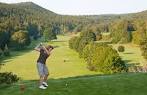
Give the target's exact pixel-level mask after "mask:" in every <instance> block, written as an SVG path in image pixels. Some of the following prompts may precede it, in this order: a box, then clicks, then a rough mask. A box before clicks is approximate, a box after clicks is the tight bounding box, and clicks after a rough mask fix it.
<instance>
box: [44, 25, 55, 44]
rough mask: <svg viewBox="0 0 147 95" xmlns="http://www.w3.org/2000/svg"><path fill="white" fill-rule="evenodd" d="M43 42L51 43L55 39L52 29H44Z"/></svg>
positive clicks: (49, 27)
mask: <svg viewBox="0 0 147 95" xmlns="http://www.w3.org/2000/svg"><path fill="white" fill-rule="evenodd" d="M43 37H44V41H45V42H46V41H51V40H53V39H57V37H56V33H55V32H53V31H52V27H51V26H48V27H46V28H45V30H44V32H43Z"/></svg>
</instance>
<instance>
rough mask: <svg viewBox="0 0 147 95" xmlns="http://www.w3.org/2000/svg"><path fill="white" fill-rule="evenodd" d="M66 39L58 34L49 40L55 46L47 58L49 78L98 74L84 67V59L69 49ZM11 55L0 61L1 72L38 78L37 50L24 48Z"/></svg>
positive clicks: (66, 37) (26, 77)
mask: <svg viewBox="0 0 147 95" xmlns="http://www.w3.org/2000/svg"><path fill="white" fill-rule="evenodd" d="M68 39H69V37H68V36H58V40H54V41H52V42H49V44H52V45H54V46H57V47H56V48H55V49H54V51H53V52H52V55H51V56H50V58H49V59H48V60H47V66H48V68H49V71H50V77H49V78H63V77H72V76H83V75H91V74H98V73H96V72H91V71H89V70H88V69H87V68H86V63H85V62H84V60H82V59H80V58H79V57H78V54H77V52H75V51H74V50H71V49H69V47H68ZM11 55H12V57H9V58H8V59H6V60H4V61H3V62H2V63H4V64H5V65H4V66H3V67H2V69H1V70H0V71H1V72H5V71H7V72H13V73H15V74H17V75H18V76H19V77H21V78H22V79H23V80H34V79H38V73H37V69H36V60H37V58H38V55H39V53H38V52H36V51H34V50H24V51H21V52H12V53H11ZM64 61H65V62H64Z"/></svg>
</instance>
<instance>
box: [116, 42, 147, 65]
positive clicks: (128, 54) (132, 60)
mask: <svg viewBox="0 0 147 95" xmlns="http://www.w3.org/2000/svg"><path fill="white" fill-rule="evenodd" d="M122 45H123V46H124V47H125V52H123V53H119V55H120V56H121V58H122V59H123V60H124V61H125V62H126V63H127V64H134V65H143V64H145V60H144V58H143V56H142V55H141V50H140V47H139V46H136V45H133V44H122ZM118 46H119V45H117V44H116V45H113V47H114V48H115V49H116V50H117V48H118Z"/></svg>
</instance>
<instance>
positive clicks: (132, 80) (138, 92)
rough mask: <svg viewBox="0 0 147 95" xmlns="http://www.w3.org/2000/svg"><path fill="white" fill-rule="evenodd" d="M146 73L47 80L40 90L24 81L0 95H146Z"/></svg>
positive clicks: (33, 83)
mask: <svg viewBox="0 0 147 95" xmlns="http://www.w3.org/2000/svg"><path fill="white" fill-rule="evenodd" d="M144 80H147V74H141V73H134V74H114V75H103V76H85V77H74V78H65V79H50V80H48V84H49V87H48V88H47V89H46V90H40V89H39V88H38V86H37V85H36V83H37V82H36V81H24V82H23V84H24V85H25V90H24V91H23V92H21V91H20V86H19V84H18V83H16V84H13V85H12V86H11V87H5V88H2V87H1V89H0V94H1V95H146V93H147V90H146V89H147V86H146V85H147V82H146V81H144Z"/></svg>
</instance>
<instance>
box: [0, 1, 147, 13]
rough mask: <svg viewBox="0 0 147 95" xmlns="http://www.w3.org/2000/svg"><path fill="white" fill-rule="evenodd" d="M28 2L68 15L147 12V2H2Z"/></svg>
mask: <svg viewBox="0 0 147 95" xmlns="http://www.w3.org/2000/svg"><path fill="white" fill-rule="evenodd" d="M26 1H31V2H34V3H36V4H38V5H40V6H42V7H44V8H46V9H49V10H51V11H53V12H55V13H59V14H66V15H99V14H121V13H133V12H140V11H143V10H147V0H0V2H5V3H18V2H26Z"/></svg>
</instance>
